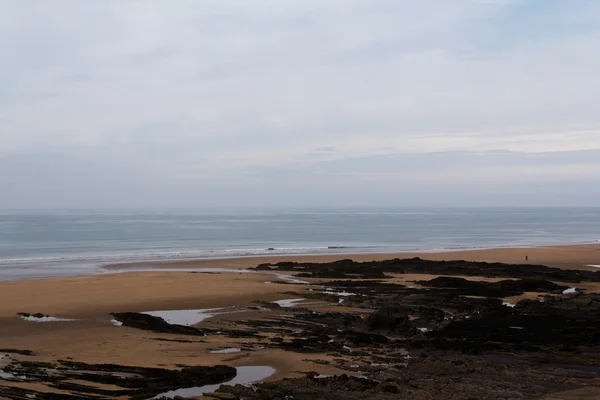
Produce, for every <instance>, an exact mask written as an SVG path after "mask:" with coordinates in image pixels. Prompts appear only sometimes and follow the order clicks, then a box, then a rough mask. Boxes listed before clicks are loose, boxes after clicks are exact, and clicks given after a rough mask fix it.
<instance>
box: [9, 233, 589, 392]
mask: <svg viewBox="0 0 600 400" xmlns="http://www.w3.org/2000/svg"><path fill="white" fill-rule="evenodd" d="M525 256H528V260H527V261H525ZM395 257H398V258H410V257H421V258H424V259H431V260H456V259H463V260H470V261H488V262H507V263H531V264H544V265H548V266H555V267H560V268H567V269H573V268H577V269H586V268H587V269H593V268H591V267H586V265H589V264H595V265H600V244H598V245H574V246H555V247H539V248H528V249H514V248H510V249H489V250H474V251H457V252H449V253H410V254H408V253H402V254H363V255H322V256H293V257H291V256H290V257H256V258H246V259H227V260H203V261H194V262H184V263H170V264H160V265H158V266H159V267H160V268H209V267H210V268H229V269H232V268H234V269H244V268H249V267H255V266H256V265H258V264H260V263H265V262H278V261H313V262H314V261H318V262H327V261H334V260H338V259H342V258H352V259H354V260H360V261H366V260H384V259H390V258H395ZM124 267H129V268H131V267H132V266H131V265H129V266H118V268H124ZM112 268H116V267H114V266H113V267H112ZM428 277H429V278H430V277H431V276H428ZM428 277H427V276H419V275H414V276H404V277H398V280H400V281H402V282H403V283H409V282H410V281H412V280H419V279H427V278H428ZM274 280H277V278H276V277H275V276H274V275H273V274H270V273H268V272H254V273H239V272H228V273H199V272H180V271H176V272H169V271H164V270H161V271H156V272H122V273H114V274H105V275H95V276H81V277H72V278H56V279H43V280H23V281H5V282H0V348H11V349H23V350H31V351H33V352H34V353H35V354H36V355H35V356H34V357H27V356H15V357H16V359H22V360H35V361H48V362H52V361H56V360H60V359H63V360H64V359H69V358H72V359H75V360H77V361H81V362H87V363H114V364H121V365H137V366H150V367H167V368H176V366H178V365H216V364H228V365H232V366H248V365H269V366H272V367H274V368H276V369H277V373H276V374H275V375H274V376H272V377H271V378H269V379H270V380H275V379H280V378H284V377H290V376H299V375H301V373H302V372H308V371H315V370H317V368H316V367H315V364H314V363H312V362H311V361H310V360H311V359H315V358H318V359H323V356H322V355H319V356H317V355H305V354H298V353H292V352H283V351H282V350H279V349H266V350H259V351H252V350H249V351H242V352H239V353H235V354H211V353H209V350H210V349H215V348H225V347H230V346H231V347H239V343H240V340H234V339H228V338H225V337H216V336H207V337H199V338H197V339H195V338H192V339H191V340H192V341H191V342H190V343H182V342H174V341H163V340H154V339H164V338H165V337H169V338H170V339H177V337H173V335H164V334H157V333H152V332H148V331H142V330H138V329H133V328H127V327H122V326H115V325H113V324H112V323H111V316H110V313H111V312H124V311H134V312H141V311H156V310H175V309H209V308H219V307H238V308H239V310H238V312H236V313H234V314H226V315H220V316H215V317H213V318H210V319H207V320H206V321H204V322H203V323H202V326H205V327H211V328H218V327H219V326H223V324H231V323H232V321H235V319H243V318H261V317H265V316H264V315H262V316H261V315H260V313H265V314H266V313H268V312H267V311H256V310H250V309H249V308H250V307H252V306H256V303H254V302H255V301H267V302H272V301H275V300H281V299H289V298H294V296H290V295H286V294H283V292H286V291H297V292H300V293H301V292H302V291H303V290H305V288H304V287H303V285H302V284H287V285H281V284H268V283H266V282H268V281H274ZM585 286H586V289H588V290H590V291H598V289H600V288H599V287H598V286H597V285H596V284H586V285H585ZM511 300H514V301H516V300H518V299H511ZM311 307H314V309H315V310H317V311H318V310H319V309H321V310H328V309H331V308H332V307H335V305H333V306H332V305H331V304H315V305H312V306H311ZM19 312H27V313H43V314H47V315H50V316H54V317H61V318H68V319H74V320H75V321H70V322H48V323H34V322H29V321H25V320H23V319H22V318H20V317H19V316H17V313H19ZM182 339H186V340H187V339H190V338H189V337H183V338H182ZM246 345H247V347H248V348H252V346H253V345H254V343H253V340H251V339H248V340H247V341H246ZM283 353H285V354H283ZM318 372H319V373H322V374H336V373H341V372H340V371H338V370H336V368H335V367H333V366H324V365H321V366H319V368H318ZM18 385H22V384H18Z"/></svg>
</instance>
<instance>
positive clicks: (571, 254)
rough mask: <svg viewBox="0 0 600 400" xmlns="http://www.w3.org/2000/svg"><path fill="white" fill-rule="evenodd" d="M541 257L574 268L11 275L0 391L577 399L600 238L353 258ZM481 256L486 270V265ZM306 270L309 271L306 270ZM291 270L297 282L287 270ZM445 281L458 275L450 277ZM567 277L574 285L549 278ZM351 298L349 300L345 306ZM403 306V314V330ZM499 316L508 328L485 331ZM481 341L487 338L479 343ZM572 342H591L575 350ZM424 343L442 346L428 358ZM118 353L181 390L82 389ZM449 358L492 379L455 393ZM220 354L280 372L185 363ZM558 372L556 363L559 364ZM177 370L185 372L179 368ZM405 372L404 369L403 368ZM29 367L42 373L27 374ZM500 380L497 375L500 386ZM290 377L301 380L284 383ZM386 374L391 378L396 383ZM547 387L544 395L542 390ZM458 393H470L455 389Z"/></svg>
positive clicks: (227, 360)
mask: <svg viewBox="0 0 600 400" xmlns="http://www.w3.org/2000/svg"><path fill="white" fill-rule="evenodd" d="M525 254H527V255H528V258H529V260H528V263H529V264H545V265H549V266H551V267H561V268H564V269H560V270H557V271H565V273H560V274H558V275H556V272H553V271H555V270H543V271H542V272H543V274H546V273H548V275H543V274H542V275H540V277H541V278H540V279H539V280H534V281H530V280H527V279H530V278H528V277H527V276H525V275H523V276H521V275H520V274H521V272H518V271H517V272H516V273H514V272H509V271H508V270H507V269H505V270H497V269H493V271H494V272H493V273H492V272H491V271H492V270H487V269H486V268H487V266H486V265H481V266H478V264H469V263H464V265H463V264H460V263H458V264H456V265H454V264H453V265H454V266H453V268H459V269H446V270H444V269H443V268H446V267H445V266H444V265H443V264H435V263H434V264H431V265H430V264H423V265H422V268H426V269H427V271H426V273H417V272H418V271H419V269H418V268H416V267H414V266H413V265H412V264H406V265H404V266H402V267H401V268H403V269H405V270H404V271H402V272H400V270H399V269H394V268H396V267H394V266H393V265H391V266H384V267H381V268H382V271H384V274H385V276H387V277H386V278H384V279H371V278H368V279H365V278H364V277H361V276H356V274H355V272H350V271H356V269H355V268H354V265H353V264H344V263H341V264H331V265H328V264H321V265H325V267H324V269H323V268H321V267H319V266H315V267H313V266H312V264H307V266H299V267H298V268H296V267H290V268H281V267H277V266H275V264H276V263H277V262H279V261H296V262H309V263H310V262H320V263H328V262H332V261H336V260H338V259H339V258H340V257H339V256H338V257H335V256H321V257H314V256H310V257H309V256H307V257H284V258H281V259H280V258H272V257H262V258H250V259H232V260H215V261H198V262H185V263H177V264H160V265H157V267H158V269H157V270H155V271H153V270H150V269H151V267H152V266H148V265H145V266H144V269H145V270H144V271H139V272H136V271H134V270H135V268H136V267H137V266H127V268H130V269H133V270H130V271H128V272H123V271H122V270H123V268H124V267H123V266H120V267H119V269H120V270H121V272H119V273H114V274H113V273H104V274H101V275H95V276H78V277H68V278H53V279H43V280H25V281H6V282H0V343H1V345H0V347H1V348H2V349H0V354H6V357H7V358H5V359H3V360H4V361H6V362H3V364H1V365H2V366H1V367H0V370H1V371H2V372H1V374H2V375H1V378H2V382H0V397H2V396H4V397H6V398H22V397H23V396H27V395H29V396H32V395H35V394H36V393H62V394H63V395H66V394H67V393H71V394H77V395H78V396H80V397H81V396H83V397H82V398H86V397H85V396H89V398H94V396H95V395H93V394H92V393H93V390H100V389H101V390H105V391H106V390H108V391H110V390H112V391H114V393H123V394H122V395H120V396H117V395H116V394H114V395H110V396H108V398H123V399H125V398H131V397H135V396H139V397H136V398H154V397H157V396H160V395H162V394H167V393H168V394H169V395H172V394H179V395H186V396H187V395H189V396H198V395H199V394H200V393H206V392H207V391H215V390H218V388H219V386H220V384H221V383H225V382H228V381H230V382H237V381H239V382H245V383H248V382H251V381H254V380H257V381H264V380H266V381H269V382H280V383H278V385H279V386H278V387H279V388H280V389H277V388H274V387H265V388H263V389H260V390H263V391H264V394H265V396H271V398H277V397H276V396H277V393H279V392H277V390H282V392H281V393H296V394H298V395H299V394H302V393H304V395H306V393H307V391H308V390H317V393H320V394H321V395H325V394H326V393H327V392H328V391H331V390H334V388H340V387H342V388H351V390H350V389H348V390H350V392H348V393H347V395H348V396H351V393H359V395H360V396H362V397H358V398H365V396H369V397H373V398H376V399H388V398H389V399H392V398H398V396H404V397H406V398H411V397H410V396H413V398H419V397H414V396H416V395H415V393H422V394H423V396H435V397H436V398H439V399H451V398H452V399H455V398H457V399H463V398H465V399H466V398H481V397H479V396H482V395H483V394H484V393H490V391H491V392H492V393H499V391H504V392H505V391H506V390H509V389H508V387H510V388H511V389H510V390H512V391H513V392H514V393H513V392H511V393H513V394H514V395H515V396H517V397H518V396H519V395H520V396H522V397H525V398H530V397H531V396H534V395H535V396H537V398H544V397H543V396H553V397H548V398H565V399H568V398H569V397H560V396H563V395H562V394H561V393H566V394H565V395H564V396H568V393H571V392H572V393H592V394H593V396H599V395H600V391H599V390H596V386H598V385H596V384H595V383H594V382H597V381H600V370H597V368H596V367H594V365H597V364H598V362H599V361H600V354H598V355H597V354H596V350H594V349H595V348H594V347H593V346H592V347H590V346H591V344H590V345H588V343H591V342H589V340H591V339H590V338H592V337H593V335H594V334H595V333H594V332H596V331H595V330H596V329H600V328H599V327H597V326H596V325H597V324H596V323H595V322H593V321H592V320H587V319H586V318H587V317H586V315H593V313H594V312H596V311H594V310H593V309H588V308H589V307H592V305H593V304H595V303H594V302H593V301H594V299H595V298H596V297H595V296H600V295H596V294H594V293H596V292H599V291H600V278H598V279H597V280H596V278H595V277H596V275H595V274H596V273H598V274H600V271H598V270H597V268H594V267H591V265H600V264H598V255H599V254H600V246H598V245H588V246H559V247H548V248H532V249H490V250H478V251H472V252H453V253H439V254H437V253H436V254H412V253H411V254H395V255H383V254H382V255H372V254H369V255H357V256H354V255H353V256H349V257H350V258H352V259H356V260H359V261H361V260H363V261H370V260H386V259H391V258H394V257H401V258H404V257H414V256H421V257H423V258H428V259H431V260H452V259H463V260H472V261H486V260H487V261H491V262H514V263H517V262H518V263H524V255H525ZM343 258H346V257H343ZM264 263H272V264H273V267H269V268H273V270H263V271H261V270H250V268H255V267H256V266H258V265H259V264H264ZM382 265H383V264H382ZM471 265H475V266H476V268H475V271H480V272H475V273H471V272H472V270H471V269H469V268H470V266H471ZM465 266H467V267H469V268H466V267H465ZM204 267H206V268H212V269H211V270H210V272H211V273H198V272H201V271H200V269H201V268H204ZM492 267H493V268H496V267H494V266H492ZM219 268H226V269H227V271H223V270H218V269H219ZM294 268H295V269H294ZM361 268H362V267H361ZM378 268H380V265H379V264H377V263H375V264H373V265H370V266H365V269H364V271H365V273H369V274H370V273H371V272H369V271H371V270H378ZM398 268H400V266H398ZM413 268H416V269H415V270H413ZM432 268H433V269H432ZM436 268H437V269H436ZM439 268H442V269H439ZM479 268H481V269H479ZM188 269H192V270H193V271H190V270H188ZM215 269H217V270H215ZM525 269H526V268H525ZM525 269H524V270H525ZM240 270H242V271H240ZM434 270H435V271H438V270H439V271H445V272H447V273H448V274H449V275H450V276H448V274H445V273H437V272H432V271H434ZM574 270H581V271H585V273H582V274H583V275H582V274H579V273H578V272H576V271H574ZM327 271H330V272H327ZM344 271H345V272H344ZM359 271H360V269H359ZM456 271H459V272H460V273H461V275H457V274H458V272H456ZM469 271H471V272H469ZM486 271H487V272H486ZM570 271H571V272H570ZM423 272H425V271H423ZM490 273H491V275H490ZM535 273H536V274H537V272H535ZM297 274H302V277H299V278H297V277H294V275H297ZM328 274H330V275H328ZM577 274H579V275H577ZM359 275H360V274H359ZM281 276H285V277H287V279H279V277H281ZM440 276H442V277H444V279H445V280H442V281H439V280H438V281H436V278H437V277H440ZM552 276H557V277H560V278H561V279H562V280H563V281H561V280H556V279H547V277H552ZM449 277H451V278H452V279H447V278H449ZM520 279H523V280H522V281H521V280H520ZM268 281H270V282H272V283H270V284H267V283H266V282H268ZM510 281H514V282H517V283H511V282H510ZM550 281H552V282H554V283H551V282H550ZM438 294H439V295H438ZM498 296H499V297H498ZM340 299H343V300H344V301H343V302H341V303H340ZM392 299H394V300H393V301H392ZM523 299H526V300H525V301H523ZM398 302H399V303H398ZM394 304H400V308H394V307H396V306H395V305H394ZM572 304H581V305H580V306H578V307H583V308H581V312H582V314H581V315H580V314H577V315H570V314H569V313H571V312H572V311H570V310H572V306H571V305H572ZM386 307H388V308H387V309H386ZM390 307H391V308H390ZM153 310H155V311H153ZM382 310H383V311H382ZM549 310H552V313H553V315H555V317H554V318H555V319H556V320H557V321H556V322H557V323H560V322H561V321H562V319H563V318H564V319H565V321H567V320H570V319H572V318H575V320H576V321H582V323H585V328H583V326H582V327H580V328H581V329H579V328H578V329H576V330H575V331H577V332H574V330H573V329H572V327H571V328H569V330H568V332H567V331H560V332H559V331H558V330H560V329H561V328H559V327H558V326H557V325H555V324H553V322H552V321H548V320H546V319H544V315H546V314H545V313H547V312H549ZM122 312H129V313H136V312H137V313H146V315H149V316H154V317H156V318H159V319H161V320H162V321H163V323H166V324H167V325H169V324H180V325H186V326H189V327H193V328H196V329H197V330H198V331H199V332H201V333H202V335H193V336H190V335H187V334H181V333H179V334H173V333H164V332H158V331H157V330H156V329H153V327H152V326H148V327H147V328H148V329H140V328H139V327H132V326H129V325H128V323H127V321H125V323H123V322H122V321H118V320H115V319H114V318H113V317H112V316H111V314H112V313H122ZM18 313H31V315H34V314H38V313H39V314H40V315H42V317H41V318H38V319H43V318H47V319H52V317H55V318H58V319H64V320H65V321H56V320H54V321H48V322H47V323H35V322H34V321H32V320H29V319H27V320H26V319H24V318H23V317H22V316H19V315H17V314H18ZM525 314H526V315H528V317H527V318H524V315H525ZM390 315H391V316H393V318H392V319H393V321H395V322H394V324H393V325H389V324H390V320H389V319H388V316H390ZM538 316H539V317H538ZM536 318H539V320H538V319H536ZM532 319H533V321H532ZM67 320H68V321H67ZM491 321H493V326H494V329H493V331H490V332H488V331H485V330H482V329H481V326H485V324H491V323H492V322H491ZM150 322H151V323H152V321H150ZM548 324H550V325H548ZM565 325H567V324H566V322H565ZM538 326H539V327H538ZM536 329H544V330H546V331H548V332H552V335H553V337H556V338H557V339H556V340H558V342H556V343H554V342H551V343H549V342H540V341H539V339H536V336H535V332H536ZM182 332H184V331H182ZM498 332H500V334H501V336H497V335H498V334H499V333H498ZM492 335H495V336H493V338H492ZM573 335H575V336H573ZM590 335H592V336H590ZM470 336H472V337H473V341H470V340H467V338H468V337H470ZM459 338H460V339H459ZM407 339H409V340H408V341H407ZM588 339H589V340H588ZM536 340H537V342H536ZM560 340H564V341H565V342H564V343H563V342H560ZM568 341H571V343H578V345H577V346H575V347H573V346H572V345H569V344H568ZM488 342H489V343H492V342H498V343H499V344H497V345H496V347H494V348H488V347H482V348H476V347H473V346H474V343H488ZM442 343H445V344H444V346H445V347H448V346H450V348H451V351H450V353H447V354H446V353H445V352H446V351H447V350H445V347H444V346H442V347H439V346H441V344H442ZM515 343H530V347H528V348H527V349H524V348H522V346H521V347H518V346H517V347H515V346H516V344H515ZM536 348H537V349H538V350H536ZM461 349H462V350H461ZM457 350H458V352H457ZM463 350H464V351H465V353H464V354H463V353H462V351H463ZM466 350H468V351H466ZM567 350H568V351H567ZM10 351H12V353H11V352H10ZM25 354H29V355H25ZM423 354H428V355H429V356H428V357H427V358H422V357H421V355H423ZM477 354H485V355H486V356H485V357H479V356H478V355H477ZM515 354H516V355H517V356H518V357H517V359H518V360H519V363H517V364H514V359H515ZM542 354H544V357H546V360H548V358H547V357H550V358H551V359H552V360H554V361H553V362H550V364H549V365H550V367H549V366H548V364H544V365H542V364H539V363H538V357H540V356H541V355H542ZM582 354H584V355H585V356H582ZM511 360H513V361H511ZM24 361H36V362H38V363H39V362H41V363H49V364H47V365H46V364H36V366H30V367H27V368H25V367H22V366H21V363H22V362H24ZM106 363H110V364H114V365H117V366H122V367H119V368H120V369H119V368H118V369H119V371H120V372H114V373H116V374H120V375H122V376H129V374H131V373H133V372H132V371H131V370H129V369H128V368H131V367H132V366H136V367H143V368H155V369H156V371H158V372H156V371H155V372H151V373H152V374H163V375H161V376H163V377H162V378H161V382H167V383H168V382H180V383H179V385H180V386H179V387H176V386H177V384H174V385H175V386H173V385H171V386H170V384H169V385H167V384H164V383H163V384H161V385H162V386H160V385H159V386H157V388H156V391H154V392H149V391H144V390H145V389H142V388H137V389H136V388H133V386H135V385H133V386H132V387H130V388H129V389H127V388H124V387H122V386H119V381H118V379H117V377H114V378H106V382H104V383H98V382H95V383H94V382H90V381H86V382H83V384H84V386H86V387H87V388H88V389H85V390H87V392H86V391H82V390H84V388H81V387H76V386H73V385H70V383H69V382H72V383H77V384H82V382H81V381H80V380H77V379H76V378H75V376H81V375H80V374H81V371H87V373H90V374H104V373H105V372H102V367H101V364H106ZM446 363H452V364H453V365H454V369H455V370H456V373H457V374H461V373H462V372H461V371H462V369H463V368H464V369H465V370H470V371H475V372H472V374H473V379H475V380H477V382H478V387H472V386H468V385H464V384H460V383H459V382H460V380H457V379H455V377H450V378H448V380H447V381H444V382H443V385H444V386H445V387H447V386H448V385H450V388H451V389H450V390H446V391H443V392H440V391H437V389H436V387H439V386H437V385H431V376H436V377H437V376H439V372H440V371H442V370H444V368H445V367H444V365H446ZM218 365H227V366H229V367H233V368H238V371H246V369H242V368H246V367H252V366H255V369H254V371H258V370H259V369H261V368H262V369H264V371H267V370H269V371H270V373H269V374H265V375H264V376H262V375H261V376H258V375H257V376H253V377H252V379H249V380H248V379H247V377H245V374H238V375H237V377H236V378H234V380H233V381H232V380H231V379H232V378H231V374H232V371H231V370H228V369H222V370H208V369H207V370H206V371H207V372H206V373H205V375H204V376H210V377H212V378H211V379H213V380H212V381H211V380H208V381H206V382H204V383H202V384H195V383H193V379H191V378H189V377H190V376H191V375H189V374H188V372H189V371H188V372H186V370H185V367H183V366H187V367H203V368H213V367H214V366H218ZM498 365H502V368H503V371H507V372H503V373H502V374H500V375H499V376H496V375H497V372H494V373H492V371H497V368H498ZM561 365H568V366H569V367H568V368H563V367H561ZM547 368H552V373H550V371H549V370H548V369H547ZM55 370H56V371H62V372H61V374H63V375H61V376H62V378H60V379H59V380H58V381H57V380H56V379H58V377H57V376H55V375H53V374H55V373H54V372H52V371H55ZM169 371H176V372H175V373H177V374H180V375H178V376H177V377H175V376H173V375H171V374H172V373H173V372H169ZM177 371H179V372H177ZM248 371H250V370H248ZM386 371H387V372H386ZM389 371H394V372H393V374H392V375H389V373H390V372H389ZM573 371H577V372H573ZM144 373H147V374H150V371H147V372H144ZM235 373H236V372H235V371H233V374H235ZM505 373H506V375H504V374H505ZM77 374H79V375H77ZM385 374H387V375H386V376H387V378H384V375H385ZM514 374H517V375H519V376H520V377H521V380H522V384H519V385H516V386H515V385H514V383H509V382H512V381H511V379H512V378H509V377H510V376H513V375H514ZM28 375H29V376H30V377H36V378H35V379H28V380H24V379H21V378H20V377H25V378H26V377H27V376H28ZM242 375H244V376H242ZM147 376H150V375H147ZM344 376H345V377H344ZM457 376H459V375H457ZM489 376H495V378H494V381H493V382H491V381H490V380H489ZM283 378H294V379H295V380H292V381H285V382H282V381H280V380H281V379H283ZM119 379H120V378H119ZM148 379H150V378H148ZM235 379H237V381H236V380H235ZM315 379H316V380H315ZM386 379H388V381H389V382H388V384H386V385H383V384H382V383H381V382H382V381H385V380H386ZM406 379H409V380H410V381H411V382H412V383H411V385H410V387H409V386H406V385H404V384H403V383H402V382H404V381H405V380H406ZM435 379H442V378H439V377H438V378H435ZM426 382H428V383H426ZM457 382H458V383H457ZM130 383H131V382H130ZM438 383H440V384H441V383H442V381H441V380H440V381H439V382H438ZM211 385H212V386H211ZM130 386H131V385H130ZM259 387H260V386H259ZM89 388H93V389H92V392H89V390H90V389H89ZM532 388H536V389H535V390H537V392H536V393H533V392H532V391H531V390H532ZM584 388H585V390H583V389H584ZM159 389H160V390H159ZM163 389H164V390H163ZM123 390H125V392H127V390H130V391H131V393H130V394H129V395H128V394H125V392H122V391H123ZM186 390H187V392H186ZM257 390H258V389H257ZM260 390H258V391H255V389H252V390H251V392H245V391H244V390H243V389H237V391H236V390H230V395H231V396H234V397H232V398H242V397H243V398H250V399H260V398H261V397H256V396H258V394H256V393H260ZM344 390H345V389H344ZM415 390H416V391H417V392H415ZM119 391H121V392H119ZM134 392H135V393H137V394H136V395H135V396H133V393H134ZM98 393H100V392H98ZM98 393H96V395H97V394H98ZM253 393H254V394H253ZM366 393H371V394H369V395H367V394H366ZM448 393H452V394H453V395H454V396H455V397H448V396H449V395H448ZM18 396H21V397H18ZM252 396H255V397H252ZM273 396H275V397H273ZM557 396H558V397H557ZM348 398H352V397H348ZM423 398H426V397H423ZM588 398H589V399H591V398H597V397H588Z"/></svg>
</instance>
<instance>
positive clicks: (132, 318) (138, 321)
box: [111, 312, 204, 336]
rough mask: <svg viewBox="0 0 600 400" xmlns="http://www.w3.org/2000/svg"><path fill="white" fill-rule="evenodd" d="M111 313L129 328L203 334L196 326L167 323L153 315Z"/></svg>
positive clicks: (179, 333)
mask: <svg viewBox="0 0 600 400" xmlns="http://www.w3.org/2000/svg"><path fill="white" fill-rule="evenodd" d="M111 315H112V316H113V317H114V318H115V319H116V320H117V321H119V322H121V323H122V324H123V326H128V327H131V328H137V329H144V330H147V331H152V332H157V333H173V334H177V335H193V336H204V332H202V331H201V330H200V329H198V328H194V327H191V326H184V325H175V324H169V323H168V322H167V321H165V320H164V319H162V318H160V317H154V316H152V315H148V314H142V313H133V312H125V313H113V314H111Z"/></svg>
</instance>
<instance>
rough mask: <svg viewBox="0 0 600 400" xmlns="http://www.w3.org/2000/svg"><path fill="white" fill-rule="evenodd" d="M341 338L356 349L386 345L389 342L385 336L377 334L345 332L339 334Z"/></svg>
mask: <svg viewBox="0 0 600 400" xmlns="http://www.w3.org/2000/svg"><path fill="white" fill-rule="evenodd" d="M341 336H343V337H344V338H345V339H346V340H348V341H350V342H351V343H352V344H353V345H354V346H357V347H360V346H370V345H374V344H387V343H388V342H389V339H388V338H387V337H386V336H384V335H380V334H378V333H367V332H358V331H345V332H342V333H341Z"/></svg>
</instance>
